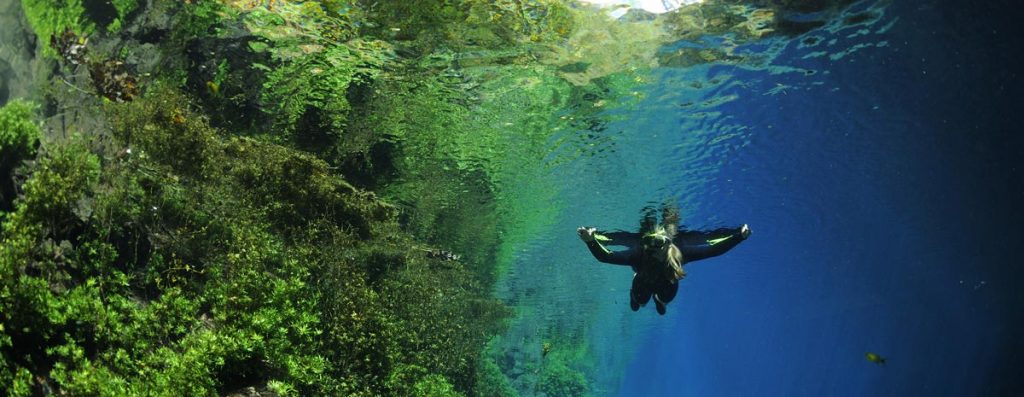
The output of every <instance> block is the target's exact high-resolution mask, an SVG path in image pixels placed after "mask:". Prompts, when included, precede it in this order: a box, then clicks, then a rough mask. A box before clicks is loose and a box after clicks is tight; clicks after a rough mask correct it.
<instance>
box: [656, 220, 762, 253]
mask: <svg viewBox="0 0 1024 397" xmlns="http://www.w3.org/2000/svg"><path fill="white" fill-rule="evenodd" d="M748 236H750V227H748V226H747V225H743V226H740V227H736V228H721V229H717V230H712V231H694V230H682V229H680V230H679V232H678V233H677V234H676V238H675V240H674V242H675V243H676V246H677V247H679V250H680V251H682V253H683V260H685V261H686V262H693V261H696V260H701V259H704V258H710V257H713V256H718V255H722V254H724V253H725V252H726V251H728V250H730V249H732V247H735V246H736V245H737V244H739V243H740V242H741V241H743V240H746V239H747V237H748Z"/></svg>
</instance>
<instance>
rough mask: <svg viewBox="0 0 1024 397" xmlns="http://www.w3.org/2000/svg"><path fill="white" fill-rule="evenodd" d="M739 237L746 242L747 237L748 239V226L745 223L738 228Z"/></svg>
mask: <svg viewBox="0 0 1024 397" xmlns="http://www.w3.org/2000/svg"><path fill="white" fill-rule="evenodd" d="M740 237H743V239H744V240H746V239H747V237H750V226H749V225H747V224H746V223H744V224H743V226H740Z"/></svg>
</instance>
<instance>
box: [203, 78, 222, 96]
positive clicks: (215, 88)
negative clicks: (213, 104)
mask: <svg viewBox="0 0 1024 397" xmlns="http://www.w3.org/2000/svg"><path fill="white" fill-rule="evenodd" d="M206 88H207V89H209V90H210V94H211V95H213V96H216V95H217V94H220V84H217V83H214V82H212V81H207V82H206Z"/></svg>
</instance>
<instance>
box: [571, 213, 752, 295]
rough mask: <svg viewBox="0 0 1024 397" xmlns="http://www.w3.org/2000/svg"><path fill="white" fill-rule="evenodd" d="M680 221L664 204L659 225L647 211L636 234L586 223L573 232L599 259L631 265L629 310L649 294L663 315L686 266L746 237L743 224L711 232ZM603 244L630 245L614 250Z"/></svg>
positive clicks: (684, 275) (715, 253)
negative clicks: (684, 226) (684, 225)
mask: <svg viewBox="0 0 1024 397" xmlns="http://www.w3.org/2000/svg"><path fill="white" fill-rule="evenodd" d="M678 224H679V211H678V210H677V209H675V208H674V207H664V208H662V224H661V225H657V219H656V217H655V216H654V214H653V213H652V212H651V211H647V213H646V214H645V215H644V219H643V220H642V221H641V223H640V233H630V232H624V231H618V232H611V233H603V232H598V231H597V229H595V228H592V227H586V226H581V227H579V228H578V229H576V232H577V233H578V234H579V236H580V239H581V240H583V242H585V243H586V244H587V248H589V249H590V253H591V254H593V255H594V258H597V260H599V261H601V262H604V263H610V264H613V265H626V266H630V267H632V268H633V286H632V288H630V290H629V307H630V308H631V309H633V311H637V310H640V307H641V306H644V305H646V304H647V302H648V301H650V299H651V297H652V296H653V297H654V307H655V309H657V311H658V314H662V315H663V314H665V305H667V304H668V303H669V302H671V301H672V299H673V298H675V296H676V292H677V291H678V290H679V280H681V279H683V278H684V277H686V272H685V271H684V270H683V266H684V265H686V264H688V263H689V262H693V261H696V260H700V259H704V258H710V257H713V256H718V255H721V254H724V253H725V252H726V251H728V250H730V249H732V247H735V246H736V245H737V244H739V243H740V242H741V241H743V240H746V239H747V237H749V236H750V227H748V226H747V225H746V224H744V225H743V226H740V227H737V228H722V229H717V230H713V231H690V230H685V229H682V228H680V227H679V226H678ZM604 243H607V244H608V245H621V246H626V247H629V249H626V250H622V251H614V252H613V251H610V250H608V248H605V245H604Z"/></svg>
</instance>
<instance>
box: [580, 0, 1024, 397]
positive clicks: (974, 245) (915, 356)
mask: <svg viewBox="0 0 1024 397" xmlns="http://www.w3.org/2000/svg"><path fill="white" fill-rule="evenodd" d="M1015 7H1016V6H1015V5H1011V4H1010V3H1004V4H996V3H992V2H981V3H977V4H975V3H974V2H971V3H956V4H954V3H953V2H948V3H936V2H894V3H893V4H889V5H888V6H887V8H886V11H885V13H886V15H885V17H884V19H885V21H882V22H880V23H879V24H877V25H876V26H874V27H873V28H872V31H873V32H877V31H878V30H879V27H880V26H883V25H884V24H885V23H887V22H893V25H892V27H891V28H890V29H888V30H884V31H882V32H880V33H872V34H871V35H868V36H867V37H864V36H858V37H852V38H850V37H847V36H849V35H850V34H851V33H853V32H854V31H855V30H856V29H853V30H844V31H839V32H835V33H833V32H812V33H811V35H817V36H820V37H824V38H825V39H826V41H827V40H828V39H831V38H837V39H838V40H839V46H845V47H846V48H849V47H852V46H854V45H855V44H856V43H857V42H858V41H863V42H868V43H879V42H882V43H883V45H881V46H870V47H866V48H861V49H859V50H858V51H855V52H852V53H850V54H848V55H846V56H845V57H842V58H839V59H836V60H833V59H831V58H830V57H828V56H822V57H808V58H805V57H806V56H807V55H808V54H809V53H811V52H813V51H814V50H815V48H801V46H800V45H799V44H798V40H794V41H792V42H790V43H789V44H788V45H787V46H786V48H785V50H783V52H782V53H781V55H779V57H778V58H777V59H776V60H775V62H774V64H777V65H788V66H792V67H797V68H804V69H807V70H813V71H816V73H814V74H813V75H806V74H804V73H778V74H773V73H770V71H768V70H764V69H761V70H751V69H744V68H739V67H735V66H731V65H717V66H711V67H706V68H697V69H678V68H677V69H663V70H662V69H659V70H657V71H655V74H654V75H655V77H656V81H655V82H654V83H653V84H652V85H651V86H650V95H649V96H650V97H651V98H655V99H652V101H655V102H656V103H653V104H652V106H649V107H646V108H644V107H641V110H638V111H637V112H638V114H637V115H635V118H634V119H633V120H627V121H624V122H623V124H624V125H623V126H622V128H627V129H628V128H642V129H644V130H661V131H665V132H666V133H667V134H671V133H676V132H678V133H680V134H687V136H689V137H690V138H689V139H691V140H692V139H697V140H704V141H705V142H704V143H703V144H701V143H698V144H696V145H694V144H693V143H692V142H691V143H690V144H689V145H688V146H686V147H687V148H689V149H680V150H681V151H680V152H678V153H674V156H676V159H677V160H678V161H674V162H669V165H670V166H671V167H675V168H674V169H673V170H671V171H669V172H671V175H674V178H675V179H674V181H675V182H674V183H672V185H674V186H676V188H675V190H673V191H672V193H674V194H675V196H677V197H680V204H681V206H682V207H683V208H684V218H685V221H686V222H688V223H690V224H691V225H695V226H717V225H736V224H741V223H749V224H750V225H751V226H752V228H753V230H754V234H753V236H752V237H751V238H750V239H749V240H748V241H746V242H744V243H743V244H741V245H740V246H738V247H737V248H736V249H734V250H733V251H731V252H729V253H727V254H726V255H724V256H722V257H718V258H713V259H708V260H706V261H702V262H695V263H693V264H692V265H689V266H687V271H688V273H689V276H688V278H687V279H686V280H684V281H683V282H682V287H681V289H680V293H679V296H678V297H677V298H676V301H675V302H673V303H672V304H671V305H669V313H668V315H666V316H665V317H663V318H657V315H656V314H655V313H654V310H653V308H650V307H648V308H645V309H643V310H641V312H640V313H636V314H633V313H630V314H632V315H627V316H624V317H622V319H623V321H634V322H635V324H637V325H635V327H636V328H637V331H635V332H633V333H631V334H630V335H633V337H634V338H635V340H636V341H637V347H636V350H635V351H632V352H631V354H629V355H628V356H627V357H620V356H619V355H618V354H616V353H613V352H614V350H615V346H616V345H615V341H614V340H609V341H606V342H607V343H608V346H607V347H606V349H607V351H608V352H609V353H607V354H605V355H603V356H602V354H600V353H598V354H597V356H599V359H601V358H602V357H604V358H605V359H608V360H621V359H624V360H627V362H628V365H626V366H625V368H624V369H623V370H622V371H621V372H616V373H608V374H605V375H607V377H608V378H610V379H617V380H618V382H619V383H618V387H617V389H618V390H617V393H618V394H619V395H622V396H674V395H693V396H743V395H758V396H763V395H785V396H803V395H807V396H820V395H851V396H860V395H874V396H878V395H884V396H908V395H915V396H974V395H978V396H982V395H984V396H1012V395H1024V376H1021V374H1024V342H1022V340H1021V335H1024V316H1022V315H1021V313H1024V292H1022V289H1021V285H1020V282H1021V281H1022V278H1021V276H1022V272H1021V270H1020V267H1021V266H1024V261H1022V255H1021V248H1022V247H1021V245H1022V243H1024V232H1022V225H1024V210H1022V209H1021V205H1022V204H1024V174H1022V173H1024V165H1022V164H1021V163H1020V162H1019V159H1020V157H1021V156H1022V155H1024V144H1022V138H1021V135H1022V131H1021V125H1022V123H1021V121H1020V119H1021V115H1022V114H1024V100H1022V99H1024V94H1022V91H1021V89H1022V88H1024V84H1022V81H1021V76H1020V73H1021V72H1022V71H1024V69H1022V68H1021V66H1022V65H1021V48H1024V47H1022V46H1024V32H1022V28H1021V25H1022V22H1021V19H1020V18H1019V14H1020V13H1019V12H1016V11H1014V9H1015ZM716 78H718V79H721V80H725V81H730V82H742V84H731V83H724V84H721V85H719V86H718V87H717V88H714V89H711V90H705V91H703V92H698V93H695V94H692V95H697V98H696V99H701V98H711V97H718V98H720V97H727V96H730V95H735V98H734V99H733V100H731V101H726V102H725V103H722V104H719V105H716V106H714V108H713V109H710V110H713V111H714V112H718V113H717V114H716V115H715V116H713V117H711V119H712V120H711V121H707V120H697V121H694V119H695V116H694V113H695V112H697V111H696V110H694V109H693V108H691V107H685V106H679V105H680V104H681V103H682V102H683V101H684V99H685V98H684V96H685V95H688V94H685V93H682V91H685V89H684V87H683V85H682V82H685V81H692V80H694V79H704V80H706V81H713V80H715V79H716ZM665 101H669V102H674V103H671V104H666V103H665ZM701 111H702V112H707V111H709V109H702V110H701ZM644 112H657V114H649V113H644ZM631 123H632V126H630V124H631ZM694 129H699V130H701V131H704V132H699V131H691V130H694ZM695 134H696V135H695ZM723 134H732V135H730V138H729V139H726V140H724V141H721V140H720V141H715V140H714V139H715V137H719V136H722V135H723ZM694 147H696V148H698V149H693V148H694ZM662 170H663V171H664V168H663V169H662ZM695 179H697V180H698V181H697V182H695ZM627 208H629V210H628V211H629V214H626V215H621V216H622V217H635V216H636V212H635V211H636V208H633V207H627ZM602 210H606V208H602ZM627 215H628V216H627ZM569 218H570V219H571V221H569V222H575V223H580V224H583V223H586V222H588V221H591V222H592V221H593V220H594V219H597V218H599V217H598V216H590V217H587V216H586V215H582V214H581V215H578V216H576V217H572V216H570V217H569ZM626 222H627V221H625V220H623V221H621V222H620V224H617V225H615V226H629V224H627V223H626ZM576 244H578V242H576ZM581 251H582V252H575V253H576V254H582V255H585V251H583V250H582V248H581ZM588 259H589V258H588ZM612 277H613V278H609V280H610V281H609V283H615V281H611V280H614V277H619V278H620V279H621V284H622V285H620V286H618V287H619V288H618V290H617V291H615V292H612V293H618V294H624V293H625V292H624V291H625V290H626V289H628V277H629V274H627V272H620V273H616V275H615V276H612ZM624 302H625V301H624V298H623V299H619V300H617V301H614V302H612V301H611V300H609V301H608V302H606V303H607V304H608V305H609V306H613V305H618V306H614V307H615V308H617V309H619V310H622V311H628V308H627V307H626V306H625V303H624ZM609 310H610V309H609ZM867 351H871V352H877V353H878V354H881V355H882V356H885V357H886V358H887V359H888V363H887V364H886V365H884V366H878V365H875V364H873V363H871V362H868V361H867V360H866V359H865V357H864V353H865V352H867ZM615 367H616V366H615V365H608V368H615ZM609 371H611V369H609Z"/></svg>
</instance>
